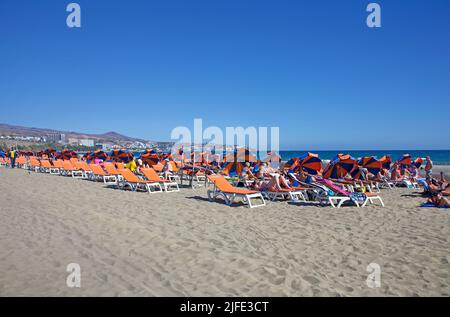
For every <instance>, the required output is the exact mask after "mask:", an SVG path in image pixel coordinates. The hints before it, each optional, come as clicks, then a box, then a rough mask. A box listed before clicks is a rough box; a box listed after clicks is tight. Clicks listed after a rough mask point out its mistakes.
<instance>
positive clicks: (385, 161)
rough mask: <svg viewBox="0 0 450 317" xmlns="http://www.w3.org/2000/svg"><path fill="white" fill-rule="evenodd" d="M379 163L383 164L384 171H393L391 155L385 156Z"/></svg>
mask: <svg viewBox="0 0 450 317" xmlns="http://www.w3.org/2000/svg"><path fill="white" fill-rule="evenodd" d="M379 161H380V162H381V166H382V167H383V168H384V169H387V170H389V169H391V163H392V159H391V156H390V155H385V156H383V157H382V158H380V160H379Z"/></svg>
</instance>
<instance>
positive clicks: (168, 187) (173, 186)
mask: <svg viewBox="0 0 450 317" xmlns="http://www.w3.org/2000/svg"><path fill="white" fill-rule="evenodd" d="M160 184H162V185H163V189H164V191H165V192H166V193H174V192H179V191H180V188H179V187H178V183H177V182H162V183H160Z"/></svg>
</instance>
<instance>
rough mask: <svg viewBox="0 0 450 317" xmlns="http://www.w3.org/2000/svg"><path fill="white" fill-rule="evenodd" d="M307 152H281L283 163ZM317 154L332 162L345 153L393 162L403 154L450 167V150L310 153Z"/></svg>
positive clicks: (355, 156)
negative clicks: (428, 159)
mask: <svg viewBox="0 0 450 317" xmlns="http://www.w3.org/2000/svg"><path fill="white" fill-rule="evenodd" d="M305 152H306V151H280V156H281V158H282V160H283V161H287V160H289V159H290V158H293V157H298V156H301V155H302V154H304V153H305ZM309 152H312V153H316V154H318V155H319V157H320V158H321V159H322V160H331V159H333V158H334V157H335V156H336V155H337V154H339V153H344V154H350V155H351V156H353V157H354V158H358V157H363V156H376V157H378V158H380V157H382V156H383V155H390V156H391V158H392V160H393V161H395V160H397V159H398V158H400V157H401V156H402V155H403V154H406V153H408V154H411V157H412V158H413V159H415V158H416V157H422V158H425V157H426V156H427V155H429V156H430V157H431V160H432V161H433V163H434V164H436V165H450V150H423V151H422V150H417V151H411V150H395V151H393V150H384V151H383V150H380V151H369V150H368V151H309Z"/></svg>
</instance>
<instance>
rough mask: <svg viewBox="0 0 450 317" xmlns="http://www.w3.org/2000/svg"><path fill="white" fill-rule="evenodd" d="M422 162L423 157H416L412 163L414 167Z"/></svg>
mask: <svg viewBox="0 0 450 317" xmlns="http://www.w3.org/2000/svg"><path fill="white" fill-rule="evenodd" d="M422 163H423V159H422V158H420V157H418V158H416V159H415V160H414V163H413V164H414V166H415V167H416V168H420V167H421V166H422Z"/></svg>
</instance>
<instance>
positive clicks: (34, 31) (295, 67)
mask: <svg viewBox="0 0 450 317" xmlns="http://www.w3.org/2000/svg"><path fill="white" fill-rule="evenodd" d="M70 2H71V1H62V0H48V1H38V0H33V1H31V0H29V1H21V0H2V1H0V38H1V41H0V107H1V110H2V111H1V115H0V122H1V123H9V124H17V125H24V126H35V127H46V128H54V129H62V130H70V131H80V132H91V133H102V132H106V131H117V132H119V133H123V134H126V135H130V136H135V137H142V138H147V139H152V140H169V139H170V132H171V130H172V129H173V128H174V127H176V126H188V127H191V126H192V125H193V119H194V118H202V119H203V125H204V126H210V125H211V126H219V127H226V126H244V127H247V126H256V127H258V126H268V127H270V126H278V127H280V136H281V149H309V150H321V149H330V150H332V149H399V148H402V149H414V148H420V149H449V148H450V138H449V136H450V133H449V129H448V124H449V119H450V89H449V87H450V40H449V39H450V1H448V0H431V1H426V0H420V1H419V0H411V1H392V0H391V1H377V2H378V3H379V4H380V5H381V8H382V28H380V29H369V28H368V27H367V26H366V23H365V21H366V17H367V14H368V13H367V12H366V6H367V4H368V3H369V2H370V1H360V0H346V1H334V0H329V1H298V0H292V1H287V0H277V1H275V0H270V1H269V0H214V1H211V0H158V1H155V0H146V1H106V0H89V1H88V0H84V1H81V0H80V1H77V3H79V4H80V6H81V9H82V27H81V29H69V28H68V27H67V26H66V17H67V15H68V13H67V12H66V11H65V8H66V6H67V4H68V3H70Z"/></svg>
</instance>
